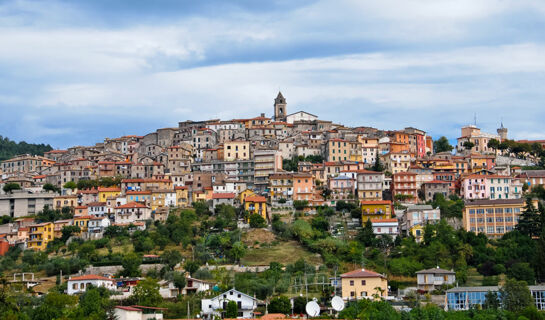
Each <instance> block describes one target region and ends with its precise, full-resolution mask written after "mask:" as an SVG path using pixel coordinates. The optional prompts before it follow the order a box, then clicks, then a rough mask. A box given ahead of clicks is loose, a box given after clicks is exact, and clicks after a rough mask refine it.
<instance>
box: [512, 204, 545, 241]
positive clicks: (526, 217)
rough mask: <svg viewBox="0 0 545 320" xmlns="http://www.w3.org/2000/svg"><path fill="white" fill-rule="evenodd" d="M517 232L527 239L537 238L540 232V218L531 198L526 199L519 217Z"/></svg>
mask: <svg viewBox="0 0 545 320" xmlns="http://www.w3.org/2000/svg"><path fill="white" fill-rule="evenodd" d="M517 230H519V231H520V232H521V233H523V234H525V235H527V236H529V237H537V236H539V234H540V232H541V217H540V216H539V214H538V210H537V209H536V207H534V205H533V203H532V199H531V198H527V199H526V206H525V207H524V211H523V212H522V214H521V215H520V220H519V223H518V225H517Z"/></svg>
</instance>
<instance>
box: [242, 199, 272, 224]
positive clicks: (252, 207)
mask: <svg viewBox="0 0 545 320" xmlns="http://www.w3.org/2000/svg"><path fill="white" fill-rule="evenodd" d="M244 210H246V211H248V212H250V214H253V213H257V214H259V215H261V216H262V217H263V219H267V198H265V197H263V196H256V195H254V196H247V197H246V198H245V199H244Z"/></svg>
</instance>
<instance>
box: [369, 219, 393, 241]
mask: <svg viewBox="0 0 545 320" xmlns="http://www.w3.org/2000/svg"><path fill="white" fill-rule="evenodd" d="M371 223H372V225H373V233H374V234H375V235H388V236H391V237H393V238H395V237H397V236H398V235H399V222H398V221H397V219H395V218H394V219H371Z"/></svg>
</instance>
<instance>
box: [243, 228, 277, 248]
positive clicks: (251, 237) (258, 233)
mask: <svg viewBox="0 0 545 320" xmlns="http://www.w3.org/2000/svg"><path fill="white" fill-rule="evenodd" d="M274 240H276V236H275V235H274V233H272V232H271V231H269V230H266V229H252V230H249V231H248V232H246V233H245V234H244V235H242V242H244V244H245V245H247V246H249V247H251V246H254V245H255V244H256V242H258V243H260V244H262V243H271V242H273V241H274Z"/></svg>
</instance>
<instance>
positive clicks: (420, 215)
mask: <svg viewBox="0 0 545 320" xmlns="http://www.w3.org/2000/svg"><path fill="white" fill-rule="evenodd" d="M398 219H399V223H400V228H401V232H403V233H405V234H408V233H409V232H411V230H413V231H415V232H414V233H413V232H411V233H413V236H415V238H416V239H417V242H419V240H418V239H419V238H420V236H422V235H421V234H420V233H419V232H416V231H418V230H420V228H421V229H423V227H424V226H425V225H426V224H428V223H433V224H435V223H437V222H439V220H441V210H440V209H439V208H436V209H434V208H433V207H432V206H431V205H429V204H409V205H407V206H406V209H405V210H404V211H403V212H402V213H401V214H400V215H399V217H398ZM415 226H419V227H420V228H417V229H414V227H415Z"/></svg>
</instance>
